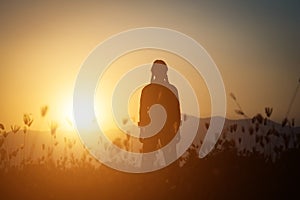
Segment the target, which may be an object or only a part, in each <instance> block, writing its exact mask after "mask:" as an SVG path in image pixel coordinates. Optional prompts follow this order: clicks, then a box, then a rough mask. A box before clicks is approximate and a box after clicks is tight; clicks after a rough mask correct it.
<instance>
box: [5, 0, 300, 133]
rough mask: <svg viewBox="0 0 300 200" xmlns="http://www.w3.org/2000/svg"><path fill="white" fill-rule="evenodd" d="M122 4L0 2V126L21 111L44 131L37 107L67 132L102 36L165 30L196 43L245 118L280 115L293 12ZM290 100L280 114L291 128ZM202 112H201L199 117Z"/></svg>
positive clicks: (293, 68)
mask: <svg viewBox="0 0 300 200" xmlns="http://www.w3.org/2000/svg"><path fill="white" fill-rule="evenodd" d="M131 2H132V3H130V4H125V3H123V2H122V1H120V2H119V3H101V2H95V1H92V2H87V1H82V2H80V1H72V2H71V1H70V2H68V1H64V2H61V3H53V2H34V1H32V2H31V1H26V3H25V2H23V1H20V2H10V1H7V2H3V1H2V2H1V6H0V24H1V30H0V40H1V46H0V60H1V65H0V66H1V67H0V91H1V101H0V111H1V112H0V122H1V123H4V124H5V125H7V126H9V125H11V124H22V116H23V113H32V114H33V116H34V118H35V119H36V122H35V123H34V128H35V129H44V128H45V127H47V123H48V122H46V121H45V120H44V121H43V120H42V119H40V117H39V109H40V107H41V106H43V105H45V104H46V105H49V107H50V110H49V115H48V118H47V120H57V121H59V122H61V124H62V126H63V127H64V128H70V127H68V124H67V123H66V118H70V115H71V112H72V92H73V87H74V82H75V80H76V75H77V73H78V71H79V69H80V66H81V64H82V62H83V61H84V59H85V58H86V57H87V56H88V54H89V52H90V51H91V50H92V49H93V48H94V47H95V46H96V45H97V44H99V43H100V42H102V41H103V40H104V39H106V38H107V37H109V36H111V35H112V34H116V33H118V32H120V31H124V30H127V29H130V28H137V27H144V26H159V27H164V28H170V29H175V30H178V31H180V32H183V33H185V34H187V35H189V36H191V37H193V38H194V39H195V40H197V41H198V42H199V43H200V44H201V45H203V47H204V48H205V49H206V50H207V51H208V53H209V54H210V55H211V56H212V58H213V59H214V61H215V62H216V64H217V66H218V67H219V70H220V72H221V74H222V76H223V79H224V83H225V87H226V93H227V94H229V93H230V92H233V93H235V95H236V96H237V97H238V100H239V103H240V104H241V105H242V107H243V109H244V111H245V112H246V113H247V114H248V115H249V116H253V115H254V114H256V113H257V112H263V109H264V107H265V106H270V107H273V108H274V113H273V119H275V120H281V119H282V118H283V117H284V115H285V113H286V111H287V107H288V104H289V101H290V100H291V97H292V95H293V92H294V90H295V88H296V85H297V80H298V78H299V74H300V67H299V65H300V64H299V63H300V62H299V61H300V60H299V59H300V58H299V56H298V54H299V51H300V41H299V35H300V28H299V27H300V26H299V18H300V17H299V13H300V12H298V11H299V5H298V6H294V5H290V4H284V5H282V4H280V2H279V1H274V3H273V4H268V3H266V2H264V3H260V2H259V1H253V2H252V3H237V2H234V1H228V2H227V3H226V4H225V3H222V1H220V2H218V3H216V2H214V3H209V2H206V1H204V2H198V3H191V2H189V1H187V2H185V3H183V2H182V3H180V2H179V1H178V2H172V3H171V2H168V1H163V2H161V1H159V2H157V3H154V2H149V1H136V2H134V1H131ZM146 2H147V3H146ZM297 8H298V9H297ZM155 56H156V55H155V54H154V55H153V59H152V58H148V59H149V60H154V59H156V58H154V57H155ZM167 63H168V60H167ZM169 63H171V64H176V63H174V61H169ZM178 67H180V66H178ZM201 87H202V86H201ZM179 93H180V91H179ZM203 98H204V99H205V97H203ZM299 98H300V94H298V96H297V97H296V100H295V104H294V105H293V109H292V111H291V113H290V117H294V118H296V122H297V123H298V124H299V120H300V112H299V107H300V104H299V102H300V101H299ZM201 106H203V107H204V108H206V107H209V102H208V101H207V100H204V103H203V105H201ZM234 109H235V105H234V103H233V102H232V101H231V99H229V98H228V110H227V112H228V117H229V118H236V117H239V116H237V115H236V114H235V113H234ZM208 113H209V109H208V108H206V109H204V112H203V115H204V116H205V114H206V115H207V114H208Z"/></svg>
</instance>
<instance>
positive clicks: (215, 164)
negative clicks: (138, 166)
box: [0, 149, 300, 199]
mask: <svg viewBox="0 0 300 200" xmlns="http://www.w3.org/2000/svg"><path fill="white" fill-rule="evenodd" d="M299 158H300V150H299V149H293V150H289V151H286V152H284V153H283V154H282V156H281V158H280V159H279V160H277V161H276V162H275V163H273V162H266V161H265V159H264V158H262V157H260V156H259V155H255V154H253V155H251V156H237V153H236V152H235V151H234V150H233V149H229V150H225V151H222V152H219V153H213V155H210V156H208V157H206V158H204V159H198V158H197V156H196V153H195V151H194V150H193V149H190V154H189V158H188V159H187V162H186V164H185V165H184V166H183V167H179V166H178V164H176V163H175V164H173V165H171V166H169V167H167V168H164V169H162V170H159V171H156V172H151V173H147V174H129V173H123V172H119V171H115V170H113V169H110V168H108V167H105V166H104V165H101V166H100V167H99V168H97V169H96V168H94V167H89V166H81V167H77V168H75V167H73V168H71V169H65V170H62V169H57V168H55V167H53V168H51V167H49V166H46V165H27V166H26V167H25V168H24V169H23V170H19V169H15V170H14V169H13V168H12V169H10V170H9V171H7V172H1V175H0V180H1V181H0V188H1V189H0V192H1V199H232V198H234V199H291V198H292V197H294V198H295V197H296V196H297V195H299V191H298V187H299V180H300V159H299Z"/></svg>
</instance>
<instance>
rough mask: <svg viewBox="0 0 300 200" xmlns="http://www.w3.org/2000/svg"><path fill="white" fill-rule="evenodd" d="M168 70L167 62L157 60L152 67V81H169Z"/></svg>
mask: <svg viewBox="0 0 300 200" xmlns="http://www.w3.org/2000/svg"><path fill="white" fill-rule="evenodd" d="M167 71H168V67H167V64H166V63H165V62H164V61H163V60H155V61H154V62H153V65H152V68H151V72H152V77H151V82H153V81H155V82H168V75H167Z"/></svg>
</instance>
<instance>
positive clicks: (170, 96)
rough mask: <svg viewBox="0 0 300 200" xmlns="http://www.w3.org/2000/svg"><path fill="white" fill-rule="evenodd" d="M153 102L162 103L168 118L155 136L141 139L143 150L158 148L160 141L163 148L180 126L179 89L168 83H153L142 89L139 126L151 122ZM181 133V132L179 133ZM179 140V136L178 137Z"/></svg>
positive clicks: (148, 150)
mask: <svg viewBox="0 0 300 200" xmlns="http://www.w3.org/2000/svg"><path fill="white" fill-rule="evenodd" d="M153 104H160V105H162V106H163V107H164V108H165V110H166V113H167V120H166V123H165V125H164V127H163V128H162V129H161V130H160V131H159V132H158V133H157V134H156V135H154V136H152V137H149V138H144V139H142V138H141V139H140V141H141V142H142V143H143V152H144V153H146V152H151V151H155V150H157V149H158V141H160V144H161V146H160V147H159V148H162V147H163V146H165V145H167V144H168V143H169V142H170V141H171V140H172V139H173V138H174V137H175V135H176V133H177V131H178V130H179V126H180V106H179V101H178V92H177V89H176V88H175V87H174V86H173V85H171V84H168V85H167V87H166V86H163V85H160V84H156V83H151V84H149V85H147V86H145V87H144V88H143V90H142V94H141V99H140V122H139V126H146V125H148V124H149V123H150V120H151V119H150V117H149V114H148V111H149V109H150V107H151V106H152V105H153ZM178 135H179V134H178ZM176 139H177V141H178V140H179V138H176Z"/></svg>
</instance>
